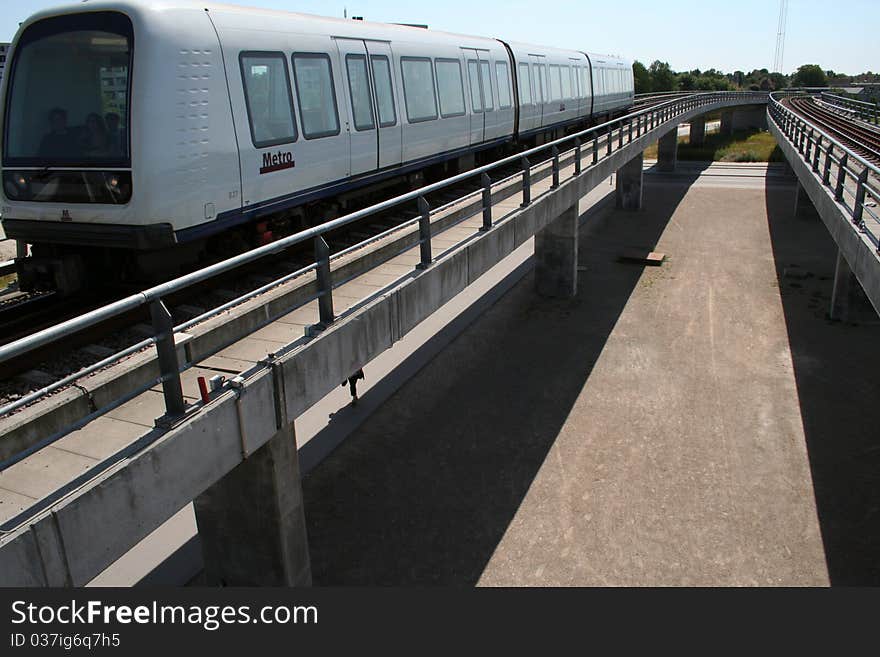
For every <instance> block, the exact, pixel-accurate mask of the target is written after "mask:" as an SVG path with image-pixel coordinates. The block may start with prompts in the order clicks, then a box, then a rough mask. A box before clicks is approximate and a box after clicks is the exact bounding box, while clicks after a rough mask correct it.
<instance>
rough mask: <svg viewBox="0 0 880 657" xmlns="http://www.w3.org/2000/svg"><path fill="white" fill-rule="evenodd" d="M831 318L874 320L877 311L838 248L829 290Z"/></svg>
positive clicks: (860, 320) (852, 320)
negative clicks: (831, 287) (832, 284)
mask: <svg viewBox="0 0 880 657" xmlns="http://www.w3.org/2000/svg"><path fill="white" fill-rule="evenodd" d="M828 316H829V317H830V318H831V319H836V320H840V321H842V322H872V323H873V322H876V321H877V319H878V318H877V312H876V311H875V310H874V307H873V306H872V305H871V302H870V300H869V299H868V295H866V294H865V291H864V290H863V289H862V286H861V284H860V283H859V281H858V279H857V278H856V275H855V274H853V272H852V270H851V269H850V267H849V263H848V262H847V261H846V258H844V257H843V253H842V252H841V251H840V249H838V250H837V264H836V266H835V267H834V288H833V289H832V291H831V307H830V308H829V310H828Z"/></svg>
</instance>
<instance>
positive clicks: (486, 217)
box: [0, 93, 864, 586]
mask: <svg viewBox="0 0 880 657" xmlns="http://www.w3.org/2000/svg"><path fill="white" fill-rule="evenodd" d="M767 102H768V97H767V96H766V95H765V94H723V93H719V94H700V95H695V96H689V97H684V98H678V99H674V100H671V101H669V102H666V103H663V104H660V105H658V106H654V107H651V108H648V109H645V110H643V111H639V112H635V113H634V114H631V115H629V116H626V117H623V118H622V119H619V120H616V121H613V122H610V123H609V124H605V125H603V126H599V127H598V128H595V129H592V130H588V131H584V132H583V133H580V134H579V135H573V136H570V137H567V138H564V139H561V140H558V141H556V142H553V143H551V144H546V145H543V146H541V147H538V148H536V149H533V151H531V152H529V153H526V154H525V155H524V157H523V159H522V160H520V159H519V158H520V156H517V159H516V160H513V161H518V162H521V164H522V169H523V173H521V174H515V175H512V176H507V177H506V178H504V179H502V180H498V181H494V182H493V181H492V179H491V176H492V174H493V172H494V171H496V170H498V169H499V168H500V167H501V166H503V165H504V164H509V163H510V162H501V163H495V164H493V165H488V166H486V167H482V168H481V169H478V170H477V171H476V172H475V174H476V175H482V176H483V178H482V183H483V186H484V188H483V191H482V192H481V193H478V195H476V196H475V197H469V198H465V199H461V200H459V201H458V202H457V203H452V204H449V205H448V206H444V207H441V208H437V209H436V210H431V209H430V208H429V207H427V204H426V203H425V201H424V196H425V195H426V194H428V193H429V192H431V191H436V190H437V189H442V188H443V186H444V185H451V184H453V183H454V182H455V179H453V180H451V181H448V182H443V183H438V184H436V185H433V186H429V187H427V188H423V189H422V190H416V191H415V192H413V193H411V194H407V195H404V196H402V197H399V198H398V199H395V200H392V201H389V202H387V203H386V204H380V205H379V206H377V207H375V208H373V209H368V210H365V211H362V212H360V213H355V214H354V215H352V216H349V217H343V218H341V219H340V220H336V222H334V224H333V225H334V227H336V226H339V225H343V224H344V223H345V222H348V221H354V220H356V219H359V218H362V217H363V216H368V215H369V213H370V212H374V211H376V210H378V209H381V208H382V207H387V205H388V204H389V203H391V204H400V203H418V207H419V211H420V217H419V218H418V220H417V221H415V222H413V223H412V225H411V226H409V231H408V233H407V234H406V235H403V236H401V235H400V234H399V233H395V234H394V235H388V236H385V237H384V238H383V239H384V242H383V240H375V239H373V240H371V243H370V244H369V245H358V246H359V248H353V249H351V250H350V251H349V252H348V253H345V254H342V256H341V257H339V258H337V259H336V260H335V261H331V259H330V258H329V257H328V256H327V254H326V252H325V251H323V250H322V249H323V246H322V241H323V240H322V239H321V233H322V231H317V232H316V233H309V234H307V235H299V236H293V237H292V238H288V242H292V241H295V240H304V239H314V240H316V244H317V248H316V254H317V257H316V264H315V265H314V266H313V267H311V268H309V270H308V271H305V272H298V273H297V275H296V276H291V277H290V278H289V280H285V281H282V283H281V284H277V285H267V289H266V290H262V291H261V292H262V294H261V295H260V296H253V295H251V296H249V297H248V298H246V299H240V300H236V301H235V302H234V303H233V302H230V303H229V304H226V305H225V306H224V307H223V308H222V310H221V311H219V312H216V313H209V315H210V316H208V317H204V318H201V319H200V321H199V322H195V323H192V324H191V325H184V326H178V327H177V328H176V329H174V328H173V327H171V326H170V325H169V322H168V320H167V317H164V316H163V313H162V305H161V299H162V297H163V296H164V295H167V294H169V293H171V292H173V291H174V290H176V289H179V287H181V286H185V285H187V284H190V283H192V281H193V280H198V277H197V276H196V277H190V278H186V279H185V280H182V281H177V282H173V283H171V284H166V285H165V286H160V288H159V289H157V290H152V291H149V292H148V293H146V294H144V295H141V296H140V297H139V298H137V299H135V300H133V301H129V302H127V303H130V304H138V305H145V304H151V305H152V308H153V311H154V312H153V315H154V319H155V323H156V327H157V329H156V335H155V336H154V338H153V339H152V341H151V342H150V343H149V345H147V346H152V345H154V344H155V345H157V347H158V351H159V353H160V358H158V359H157V358H155V357H150V356H148V355H143V354H141V355H140V356H136V357H135V358H136V359H137V358H140V359H141V360H140V361H138V363H137V367H133V366H129V367H128V368H127V370H126V372H127V373H128V376H127V378H126V377H122V376H120V377H117V378H113V377H111V376H110V375H109V374H107V373H106V371H104V373H103V377H104V379H103V381H99V383H98V384H95V383H94V382H91V383H90V382H88V380H83V381H82V383H81V384H78V385H79V387H77V388H75V389H74V390H75V391H71V389H69V388H68V389H66V390H65V391H64V392H61V393H60V394H59V395H56V397H62V396H65V395H66V396H67V397H68V398H69V399H56V401H55V405H54V408H55V409H58V408H62V409H63V410H62V411H56V412H55V415H54V418H53V419H50V420H47V421H46V424H44V425H43V427H42V428H41V429H35V428H34V427H35V425H34V424H32V423H30V422H27V421H25V419H27V420H30V419H31V417H32V415H34V411H33V410H32V409H35V408H36V407H37V406H39V404H36V405H34V406H32V407H29V408H25V409H24V410H23V411H22V412H21V413H19V414H13V415H11V416H9V418H7V421H8V420H9V419H10V418H11V419H12V420H13V422H9V423H8V424H7V426H6V427H5V429H6V432H5V435H4V437H3V438H2V439H0V440H2V441H3V442H2V445H3V447H4V451H3V454H4V457H5V458H6V461H5V462H4V464H3V465H4V468H3V471H2V473H0V489H2V491H0V495H2V496H5V497H0V500H2V504H0V509H2V510H3V511H4V514H5V516H4V517H3V518H2V520H3V521H5V524H4V525H3V529H4V531H5V534H4V536H3V538H2V540H0V582H2V583H3V584H5V585H28V586H41V585H83V584H85V583H87V582H89V581H90V580H91V579H93V578H94V577H95V576H96V575H98V574H99V573H100V572H102V571H103V570H104V569H105V568H106V567H107V566H108V565H109V564H111V563H113V561H115V560H116V559H117V558H118V557H120V556H121V555H122V554H124V553H125V552H126V551H127V550H129V549H130V548H131V547H132V546H133V545H134V544H136V543H137V542H138V541H139V540H141V539H142V538H143V537H144V536H146V535H147V534H148V533H149V532H151V531H152V530H153V529H155V528H156V527H158V526H159V525H160V524H161V523H163V522H164V521H166V520H167V519H168V518H169V517H171V516H172V515H173V514H174V513H176V512H177V511H178V510H179V509H181V508H182V507H184V506H185V505H186V504H188V503H189V502H190V501H193V500H194V501H195V507H196V513H197V517H198V522H199V532H200V537H201V540H202V544H203V546H204V553H205V557H206V572H207V574H208V577H209V580H210V581H213V582H225V583H229V584H233V583H242V584H246V583H247V584H302V583H307V582H308V581H309V580H310V574H309V572H310V568H309V557H308V545H307V540H306V533H305V529H304V528H305V524H304V510H303V504H302V493H301V487H300V479H299V462H298V455H297V450H296V447H295V445H296V443H295V436H294V431H293V420H294V419H295V418H296V417H297V416H299V415H300V414H302V413H303V412H305V411H306V410H307V409H308V408H310V407H311V406H312V405H314V404H315V403H317V402H318V401H319V400H320V399H322V398H323V397H324V396H325V395H326V394H327V393H328V392H330V391H331V390H333V389H335V388H336V387H338V386H339V383H340V382H341V381H345V380H346V379H347V378H348V377H350V376H351V375H352V374H353V373H356V372H357V371H358V370H360V369H361V368H363V367H364V365H366V364H367V363H369V362H370V361H371V360H372V359H374V358H376V357H377V356H378V355H379V354H381V353H382V352H384V351H385V350H387V349H388V348H389V347H390V346H392V345H393V344H394V343H395V342H397V341H399V340H400V339H402V338H403V337H404V336H405V335H407V333H409V332H410V331H412V330H413V328H414V327H415V326H417V325H418V324H419V323H420V322H422V321H423V320H424V319H425V318H426V317H428V316H429V315H431V313H433V312H434V311H436V310H437V309H438V308H439V307H441V306H442V305H443V304H444V303H446V302H447V301H449V300H450V299H452V298H454V297H455V296H456V295H457V294H459V293H460V292H461V291H463V290H465V289H466V288H468V287H469V286H470V285H472V284H473V283H474V282H475V281H478V280H479V279H480V277H481V276H483V275H484V274H485V273H486V272H487V271H488V270H489V269H490V268H491V267H492V266H493V265H494V264H496V263H498V262H499V261H500V260H502V259H503V258H504V257H505V256H507V255H509V254H510V253H511V252H513V251H514V250H515V249H516V248H518V247H519V246H521V245H523V244H524V243H525V242H526V241H527V240H529V239H530V238H531V237H532V236H534V238H535V258H536V287H537V290H538V292H539V293H540V294H542V295H545V296H549V297H562V298H567V297H571V296H573V295H574V294H576V292H577V281H578V272H577V244H578V230H579V222H578V214H579V213H578V211H577V208H578V203H579V201H580V199H582V198H583V197H584V196H585V195H587V194H588V193H589V192H590V191H591V190H592V189H594V188H595V187H596V185H598V184H599V183H600V182H601V181H603V180H606V179H607V178H608V176H609V175H611V174H613V173H616V183H617V192H616V203H617V205H618V207H619V208H621V209H623V210H635V209H638V208H640V207H641V206H642V203H643V174H642V171H643V159H642V153H643V151H644V149H645V148H646V147H647V146H648V145H650V144H651V143H654V142H657V141H659V155H658V157H659V162H658V167H659V168H660V169H667V170H668V169H672V168H674V162H675V159H676V149H677V135H676V132H677V131H676V128H677V126H678V124H680V123H682V122H686V121H690V122H691V130H692V135H695V138H696V139H699V134H700V128H699V126H700V117H702V116H704V115H705V114H706V113H707V112H717V111H722V112H723V113H722V130H725V129H728V126H730V125H732V124H733V123H735V122H736V119H737V117H736V115H735V114H733V113H731V112H736V111H738V110H739V111H741V112H743V113H746V115H747V116H754V106H755V105H762V104H766V103H767ZM771 102H772V101H771ZM773 112H777V110H776V109H774V110H772V111H771V113H770V116H771V125H770V128H771V130H774V128H775V127H776V126H777V124H776V122H775V121H776V115H775V114H774V113H773ZM760 116H761V117H763V116H764V114H763V112H762V113H761V114H760ZM750 120H751V119H750ZM795 126H796V123H795ZM780 134H782V132H780ZM829 143H830V142H829ZM542 153H550V154H551V158H550V159H549V160H547V161H546V162H543V163H541V164H535V165H533V164H531V163H530V162H529V160H528V158H530V157H531V158H533V159H536V158H537V157H539V156H540V155H541V154H542ZM796 164H797V163H796V162H793V163H792V167H793V168H794V169H795V171H796V172H799V169H798V168H797V167H796ZM801 173H802V172H801ZM475 174H474V173H471V174H467V175H475ZM463 175H464V174H463ZM467 175H464V176H465V177H467ZM799 175H800V173H799ZM811 175H812V172H811ZM804 187H805V189H807V191H808V193H810V192H809V189H808V188H807V185H806V184H805V186H804ZM811 198H813V196H812V194H811ZM814 202H815V201H814ZM818 207H820V206H819V205H818V204H817V208H818ZM842 241H843V240H842ZM285 244H286V243H282V244H278V245H276V246H275V247H274V248H282V247H283V246H284V245H285ZM389 244H390V245H389ZM271 250H272V249H271V248H269V249H264V251H263V252H261V253H260V254H254V255H251V256H248V257H250V258H256V257H258V256H259V255H263V254H264V253H269V252H270V251H271ZM246 259H247V258H245V259H240V260H237V261H235V262H230V263H227V264H226V265H223V266H225V267H229V268H232V267H234V266H237V265H239V264H241V262H242V261H243V260H246ZM331 264H332V267H331ZM859 271H862V270H861V269H859ZM863 275H864V274H863ZM118 311H119V309H118V308H115V309H111V310H105V311H103V312H104V315H101V316H106V315H107V314H112V313H114V312H118ZM99 315H100V314H93V315H91V316H90V317H88V318H83V319H82V320H80V321H79V323H78V324H75V325H74V326H70V325H68V326H62V327H61V328H58V329H55V330H50V331H49V332H45V333H43V334H42V335H41V334H38V335H37V336H34V338H33V339H30V340H25V341H22V342H20V343H16V344H13V345H10V346H8V347H4V348H0V359H5V358H11V357H16V356H21V355H22V354H24V353H27V351H28V350H29V349H33V348H35V346H36V345H38V344H40V343H41V342H47V341H52V340H57V339H59V338H60V337H62V336H63V335H65V334H66V332H67V331H69V330H71V329H72V328H77V327H82V326H85V325H88V324H89V322H97V321H99V319H100V317H101V316H99ZM172 332H173V334H174V336H175V337H174V341H173V343H172V340H171V338H170V335H171V334H172ZM104 366H106V363H105V364H104ZM180 370H183V375H182V376H181V375H180V374H179V372H180ZM220 371H225V372H227V373H229V376H228V379H229V380H227V381H226V382H225V383H223V384H222V385H220V386H218V387H217V389H216V390H213V391H212V392H210V393H209V394H208V395H207V398H206V399H202V400H199V399H198V398H197V397H195V396H194V395H193V394H192V393H191V391H192V390H193V389H194V386H195V379H196V378H197V377H198V376H210V375H215V374H216V373H217V372H220ZM233 373H235V375H233ZM156 374H159V375H160V376H159V379H160V380H161V387H160V386H158V385H157V380H156ZM98 378H100V375H99V377H98ZM184 389H186V390H187V394H186V395H184V393H183V390H184ZM160 391H161V392H160ZM22 405H23V404H22ZM102 411H103V412H102ZM29 412H30V413H31V415H28V413H29ZM163 413H164V414H163ZM160 415H161V416H162V417H161V418H160V419H159V421H157V422H156V423H155V424H154V423H153V422H152V419H153V417H156V416H160ZM41 416H45V417H50V418H52V417H53V414H52V413H51V412H49V413H44V414H42V415H41ZM17 417H18V418H19V421H18V422H17V423H16V422H15V419H16V418H17ZM22 418H24V419H22ZM52 423H54V424H52ZM46 427H50V428H49V429H47V428H46ZM77 441H78V442H79V443H80V446H79V447H78V448H77V449H67V448H70V447H71V445H72V444H73V443H76V442H77ZM84 442H89V443H90V445H89V446H88V449H90V450H91V455H90V456H89V457H88V458H87V459H80V460H79V461H78V462H76V463H71V460H70V459H69V458H67V459H66V460H65V457H64V454H63V453H64V452H67V453H68V454H69V453H71V452H74V453H76V454H78V455H80V456H81V455H82V454H83V452H85V451H88V450H87V449H86V448H84V447H83V446H82V444H83V443H84ZM37 471H39V472H40V473H41V475H42V477H43V479H42V481H41V482H40V486H39V487H37V488H36V489H35V487H33V486H31V488H29V489H28V488H27V486H28V478H29V477H30V478H32V477H33V475H34V473H35V472H37ZM16 487H19V490H16ZM242 500H248V501H249V503H245V504H243V503H242ZM96 537H100V538H99V539H96Z"/></svg>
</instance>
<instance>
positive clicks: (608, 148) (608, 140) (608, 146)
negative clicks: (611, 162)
mask: <svg viewBox="0 0 880 657" xmlns="http://www.w3.org/2000/svg"><path fill="white" fill-rule="evenodd" d="M613 131H614V129H613V128H612V126H608V135H607V136H606V139H605V155H611V143H612V141H613V140H612V139H611V133H612V132H613Z"/></svg>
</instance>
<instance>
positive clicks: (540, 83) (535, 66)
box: [532, 64, 544, 104]
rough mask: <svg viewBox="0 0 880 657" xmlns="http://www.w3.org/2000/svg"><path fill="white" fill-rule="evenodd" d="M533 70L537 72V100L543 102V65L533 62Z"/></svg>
mask: <svg viewBox="0 0 880 657" xmlns="http://www.w3.org/2000/svg"><path fill="white" fill-rule="evenodd" d="M532 70H533V71H534V72H535V101H536V102H537V103H539V104H541V103H543V102H544V84H543V81H542V79H541V65H540V64H532Z"/></svg>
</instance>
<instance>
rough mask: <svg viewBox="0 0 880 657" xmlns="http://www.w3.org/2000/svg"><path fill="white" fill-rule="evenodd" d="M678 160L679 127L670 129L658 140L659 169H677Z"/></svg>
mask: <svg viewBox="0 0 880 657" xmlns="http://www.w3.org/2000/svg"><path fill="white" fill-rule="evenodd" d="M677 160H678V127H677V126H676V127H675V128H674V129H673V130H670V131H669V132H667V133H666V134H665V135H663V136H662V137H660V141H658V142H657V169H658V171H675V163H676V161H677Z"/></svg>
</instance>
